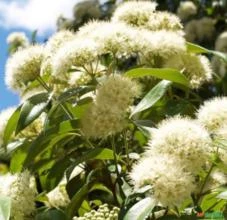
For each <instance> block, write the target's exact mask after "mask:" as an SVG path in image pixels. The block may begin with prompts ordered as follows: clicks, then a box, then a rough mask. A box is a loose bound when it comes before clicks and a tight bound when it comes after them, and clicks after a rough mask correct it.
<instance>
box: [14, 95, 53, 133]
mask: <svg viewBox="0 0 227 220" xmlns="http://www.w3.org/2000/svg"><path fill="white" fill-rule="evenodd" d="M49 101H50V99H49V94H48V93H46V92H43V93H39V94H37V95H34V96H32V97H31V98H29V99H27V100H26V101H25V102H24V103H23V105H22V107H21V111H20V116H19V119H18V124H17V127H16V134H18V133H19V132H20V131H21V130H23V129H24V128H25V127H27V126H28V125H29V124H30V123H32V122H33V121H34V120H35V119H36V118H37V117H39V116H40V114H41V113H42V112H43V111H44V109H45V108H46V107H47V105H48V104H49Z"/></svg>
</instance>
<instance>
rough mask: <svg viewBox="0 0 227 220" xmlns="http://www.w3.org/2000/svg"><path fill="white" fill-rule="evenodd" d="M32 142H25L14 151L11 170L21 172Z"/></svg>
mask: <svg viewBox="0 0 227 220" xmlns="http://www.w3.org/2000/svg"><path fill="white" fill-rule="evenodd" d="M29 146H30V143H29V142H24V143H23V144H22V145H21V146H20V147H19V148H17V149H16V151H15V152H13V154H12V157H11V160H10V171H11V172H13V173H15V172H21V171H22V169H23V162H24V160H25V158H26V156H27V152H28V149H29Z"/></svg>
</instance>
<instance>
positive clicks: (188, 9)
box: [177, 1, 197, 20]
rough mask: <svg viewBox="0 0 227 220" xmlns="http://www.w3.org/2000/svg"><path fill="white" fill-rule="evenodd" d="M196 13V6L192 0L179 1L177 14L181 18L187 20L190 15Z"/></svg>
mask: <svg viewBox="0 0 227 220" xmlns="http://www.w3.org/2000/svg"><path fill="white" fill-rule="evenodd" d="M196 13H197V7H196V5H195V4H194V2H192V1H185V2H180V5H179V7H178V9H177V15H178V16H179V17H180V18H181V19H182V20H187V19H188V18H189V17H191V16H192V15H195V14H196Z"/></svg>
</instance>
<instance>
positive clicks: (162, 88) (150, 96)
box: [130, 80, 171, 117]
mask: <svg viewBox="0 0 227 220" xmlns="http://www.w3.org/2000/svg"><path fill="white" fill-rule="evenodd" d="M170 85H171V82H170V81H167V80H162V81H161V82H159V83H158V84H157V85H156V86H155V87H154V88H152V89H151V90H150V91H149V92H148V93H147V94H146V96H145V97H144V98H143V99H142V100H141V101H140V102H139V104H138V105H137V106H136V107H135V108H134V109H133V111H132V113H131V116H130V117H132V116H133V115H135V114H136V113H138V112H142V111H144V110H146V109H148V108H150V107H151V106H153V105H154V104H155V103H156V102H157V101H158V100H159V99H161V98H162V96H163V95H164V94H165V92H166V91H167V89H168V88H169V86H170Z"/></svg>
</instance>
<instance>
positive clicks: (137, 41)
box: [5, 1, 213, 93]
mask: <svg viewBox="0 0 227 220" xmlns="http://www.w3.org/2000/svg"><path fill="white" fill-rule="evenodd" d="M155 8H156V3H154V2H150V1H128V2H125V3H122V4H120V6H119V7H118V8H117V9H116V11H115V12H114V14H113V17H112V19H111V21H92V22H89V23H88V24H86V25H84V26H83V27H81V28H80V29H79V30H78V31H77V32H76V33H75V34H74V33H73V32H70V31H60V32H59V33H57V34H55V35H54V36H53V37H51V38H50V39H49V40H48V41H47V43H46V44H45V45H44V47H43V46H37V45H36V46H31V47H28V48H27V49H25V50H21V51H19V52H17V53H16V54H14V55H13V56H12V57H11V58H10V59H9V60H8V62H7V65H6V77H5V81H6V84H7V85H8V87H9V88H11V89H13V90H16V91H19V92H20V93H23V92H24V90H25V89H26V86H27V85H28V83H29V82H30V81H33V80H35V79H36V78H37V77H38V76H39V75H41V76H43V75H46V74H47V75H51V77H52V79H54V80H55V83H56V84H64V86H63V87H65V86H67V85H69V86H70V85H71V86H78V85H80V84H81V82H84V83H89V82H90V79H91V78H93V77H97V75H96V71H95V68H93V66H100V65H101V60H102V58H103V57H104V56H106V55H110V57H111V58H112V59H113V63H117V60H118V59H121V58H124V59H125V58H126V59H128V58H131V57H136V58H137V59H136V62H137V64H138V65H144V66H147V67H163V66H165V64H166V63H167V64H169V63H170V62H167V61H168V60H169V58H171V59H172V60H173V62H174V65H173V67H174V66H176V67H179V68H185V69H187V65H190V64H191V63H193V62H196V64H197V65H196V66H197V67H198V70H197V71H194V69H190V68H189V67H188V72H185V74H186V76H187V77H189V79H190V80H191V84H192V87H194V88H198V87H199V86H200V85H201V84H202V83H204V82H205V81H207V80H209V79H210V78H211V70H210V68H209V67H208V66H209V63H208V61H207V60H205V58H204V57H203V58H202V57H196V58H195V56H190V55H188V56H187V58H186V59H185V60H187V62H185V61H182V59H183V58H182V59H178V58H179V56H180V57H184V56H186V55H183V54H186V44H185V39H184V37H183V31H182V29H183V27H182V25H181V23H180V20H179V18H178V17H177V16H175V15H173V14H170V13H168V12H160V11H156V10H155ZM204 23H209V22H208V21H206V19H205V20H201V25H202V26H204V27H207V25H204ZM210 23H212V24H213V21H212V22H210ZM208 26H209V25H208ZM208 29H209V28H208ZM209 31H210V29H209ZM197 32H200V28H198V30H197ZM198 34H199V33H198ZM205 35H206V36H207V34H205ZM188 60H189V61H188ZM102 64H103V63H102ZM205 64H207V65H205ZM184 65H186V66H184ZM91 66H92V68H90V67H91ZM106 69H107V68H104V70H106ZM74 70H75V71H74ZM77 70H79V72H80V73H78V71H77ZM117 71H119V70H117V69H116V68H115V69H113V72H114V73H115V72H117ZM204 71H205V73H204ZM83 73H85V74H83ZM104 74H106V75H108V74H109V73H108V71H104V72H103V74H101V75H104ZM54 80H52V81H51V82H54ZM76 81H77V82H76ZM80 81H81V82H80ZM52 87H53V88H55V87H58V88H60V87H62V86H61V85H59V86H58V85H57V86H55V85H53V86H52Z"/></svg>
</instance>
